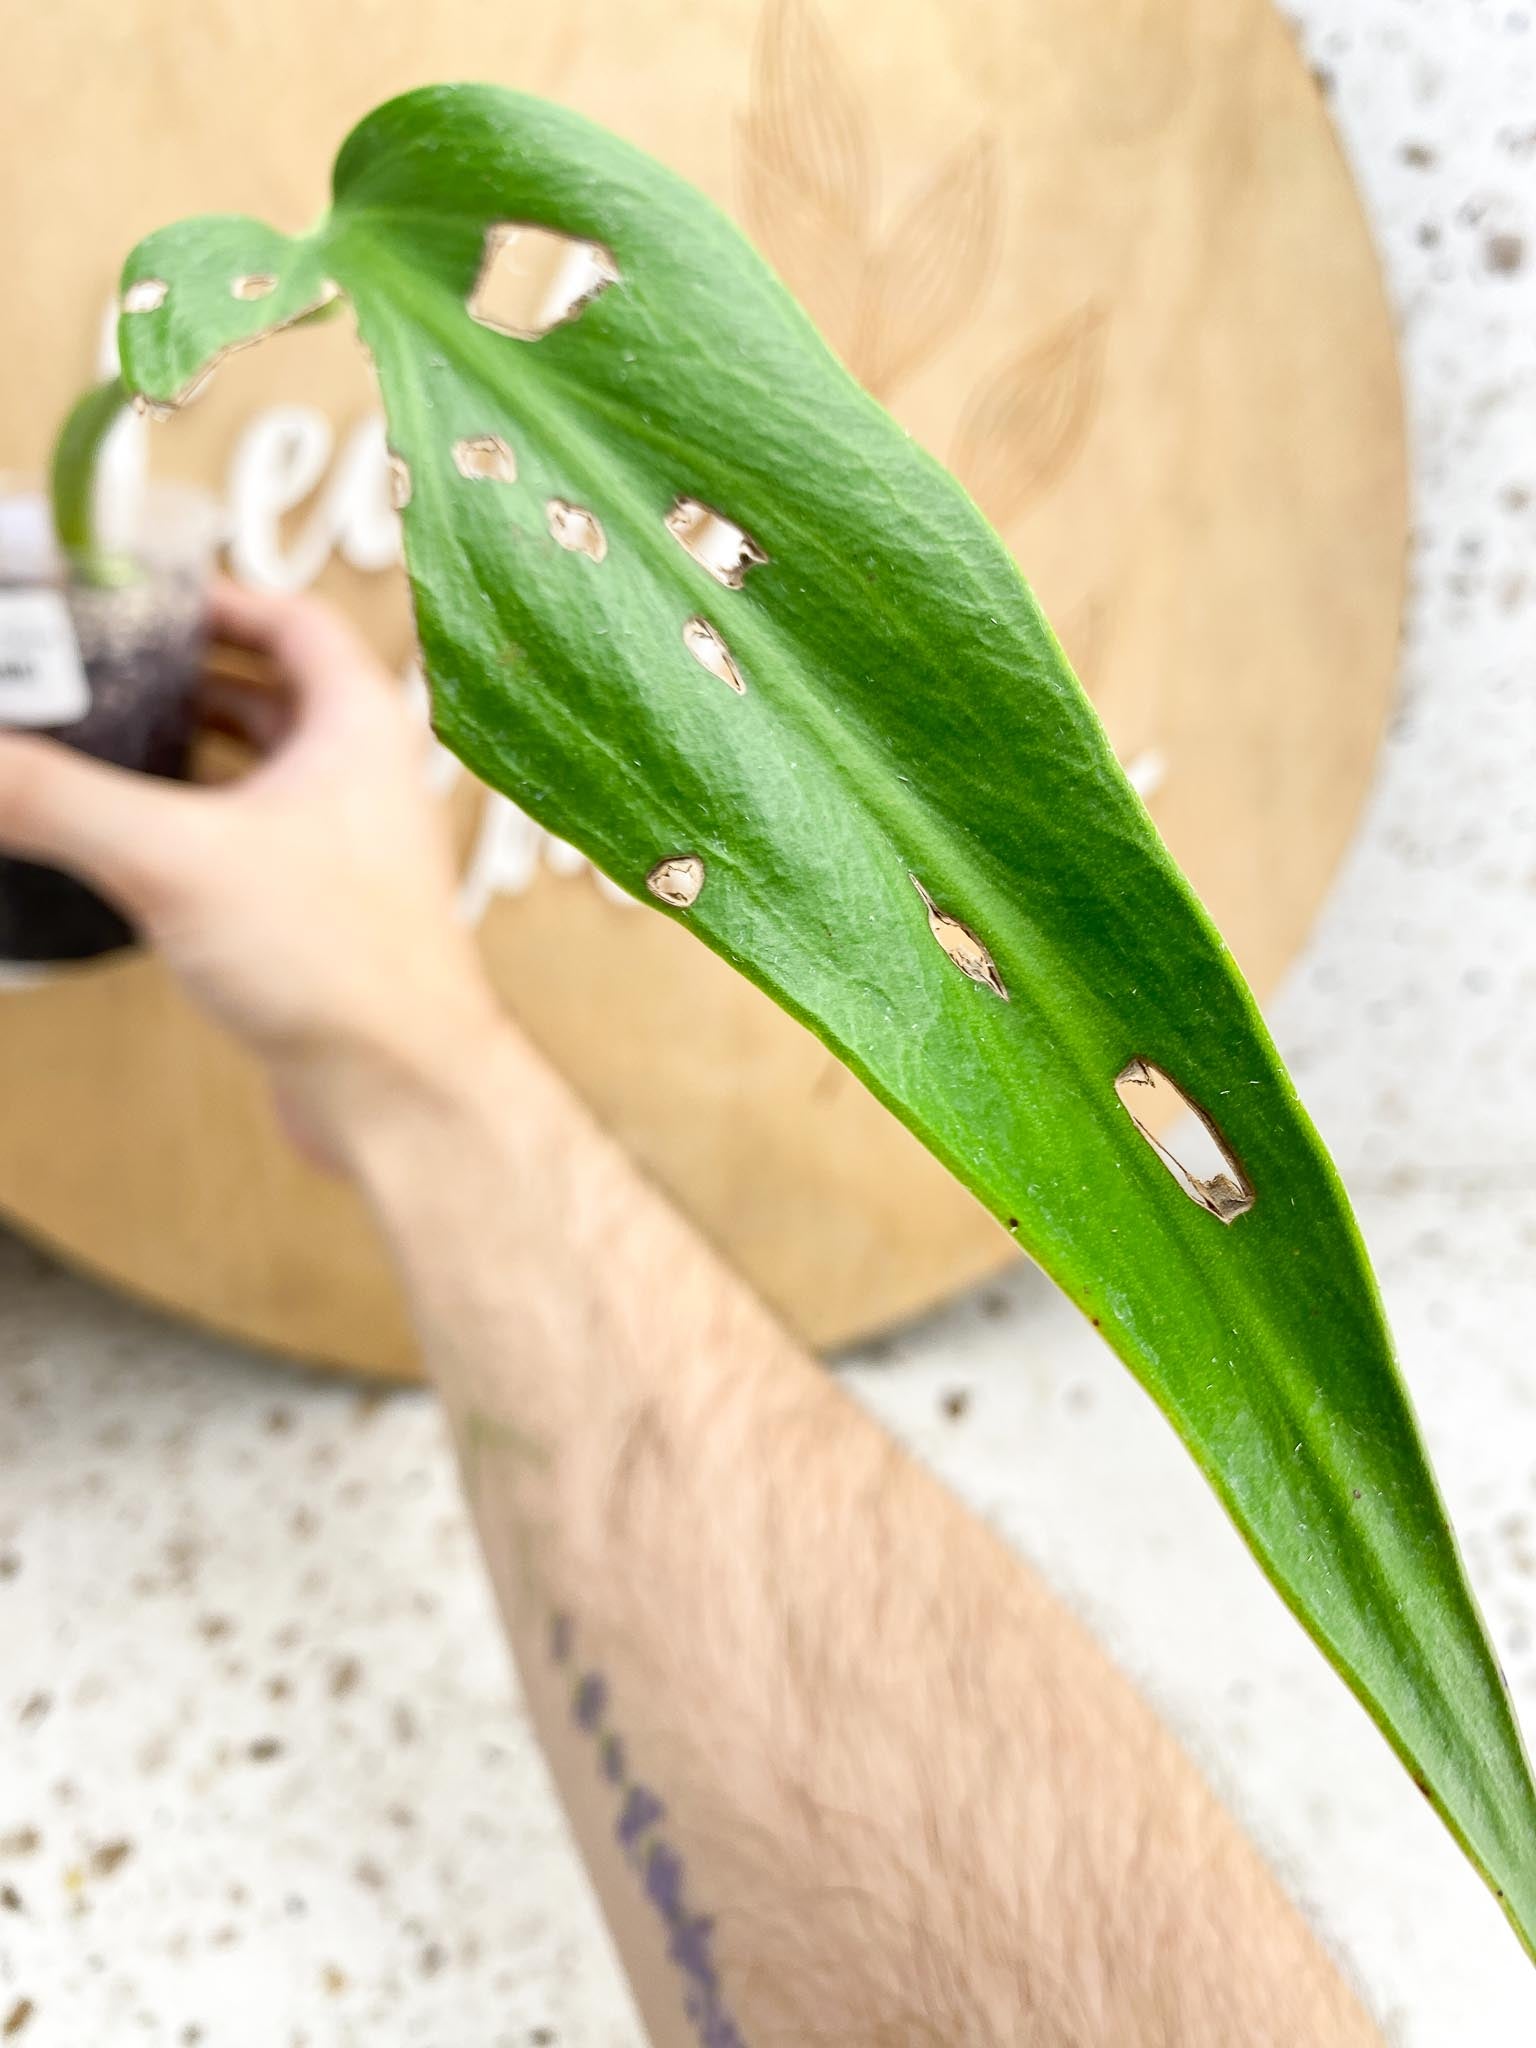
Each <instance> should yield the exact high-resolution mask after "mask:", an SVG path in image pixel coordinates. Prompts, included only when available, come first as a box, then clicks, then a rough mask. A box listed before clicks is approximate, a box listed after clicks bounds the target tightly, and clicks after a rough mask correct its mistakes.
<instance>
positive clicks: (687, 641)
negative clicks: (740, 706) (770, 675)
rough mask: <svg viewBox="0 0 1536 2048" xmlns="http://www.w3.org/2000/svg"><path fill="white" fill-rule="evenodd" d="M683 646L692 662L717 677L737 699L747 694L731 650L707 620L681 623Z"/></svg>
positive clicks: (698, 619) (744, 681)
mask: <svg viewBox="0 0 1536 2048" xmlns="http://www.w3.org/2000/svg"><path fill="white" fill-rule="evenodd" d="M683 645H684V646H685V647H686V648H687V650H688V652H689V653H690V654H691V655H692V656H693V658H694V660H695V661H697V662H699V663H701V664H702V665H703V666H704V667H705V668H707V669H708V670H709V672H710V674H711V675H712V676H718V677H719V678H720V680H721V682H722V683H727V684H729V685H730V687H731V688H732V689H733V690H734V691H735V692H736V694H737V696H738V697H745V695H746V694H747V682H746V677H745V676H743V674H742V672H741V670H740V669H739V668H738V667H737V666H736V663H735V660H734V658H733V656H732V654H731V650H730V649H729V647H727V646H726V644H725V642H724V641H723V640H722V639H721V638H720V635H719V634H718V633H717V632H716V631H715V629H714V627H713V626H712V625H711V624H710V623H709V621H708V619H701V618H697V617H695V618H691V619H685V620H684V622H683Z"/></svg>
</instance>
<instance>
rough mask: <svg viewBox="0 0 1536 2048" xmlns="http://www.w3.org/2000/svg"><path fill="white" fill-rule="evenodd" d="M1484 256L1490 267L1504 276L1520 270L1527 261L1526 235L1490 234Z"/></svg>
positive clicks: (1484, 246)
mask: <svg viewBox="0 0 1536 2048" xmlns="http://www.w3.org/2000/svg"><path fill="white" fill-rule="evenodd" d="M1483 256H1484V260H1485V261H1486V263H1487V265H1488V268H1489V269H1490V270H1492V271H1497V272H1499V273H1500V274H1501V275H1503V276H1506V277H1507V276H1509V275H1510V274H1511V273H1512V272H1513V271H1516V270H1519V269H1520V268H1521V267H1522V266H1523V265H1524V262H1525V237H1524V235H1511V234H1500V235H1490V236H1489V237H1488V240H1487V241H1486V242H1485V243H1484V245H1483Z"/></svg>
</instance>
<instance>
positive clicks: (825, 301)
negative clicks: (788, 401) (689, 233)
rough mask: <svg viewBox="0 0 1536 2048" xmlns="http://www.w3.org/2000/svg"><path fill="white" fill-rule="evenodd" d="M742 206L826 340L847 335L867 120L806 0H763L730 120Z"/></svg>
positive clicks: (859, 236) (858, 271)
mask: <svg viewBox="0 0 1536 2048" xmlns="http://www.w3.org/2000/svg"><path fill="white" fill-rule="evenodd" d="M740 146H741V197H742V211H743V214H744V216H745V219H746V223H747V226H748V228H749V229H750V231H751V233H752V236H753V238H754V240H755V241H756V242H757V244H758V246H759V247H760V248H761V249H762V251H763V253H764V255H765V256H766V257H767V258H768V260H769V262H770V263H772V265H773V267H774V268H775V270H777V271H778V273H779V275H780V276H781V277H782V278H783V279H784V282H785V283H786V284H787V285H788V286H789V287H790V289H791V291H793V292H794V293H795V295H796V296H797V297H798V298H799V299H800V300H801V302H802V303H803V304H804V305H805V307H806V309H807V311H808V312H810V314H811V315H812V317H813V318H814V319H815V320H816V322H817V324H818V325H819V326H820V327H821V328H822V330H823V332H824V333H825V334H826V337H827V339H828V341H829V342H830V343H831V344H832V346H833V347H834V348H835V349H836V350H837V351H838V352H839V354H846V352H847V350H848V349H849V347H850V345H851V343H852V340H853V331H854V322H855V319H856V316H857V312H858V305H859V293H860V286H861V281H862V278H863V274H864V264H865V251H866V244H867V238H868V233H869V223H870V217H871V213H872V211H873V208H874V202H875V185H876V160H875V150H874V145H873V141H872V137H871V134H870V128H869V122H868V119H867V117H866V115H865V111H864V108H863V105H862V104H861V102H860V99H859V96H858V93H857V91H856V90H855V88H854V86H853V83H852V81H851V79H850V78H849V76H848V74H847V72H846V71H845V70H844V68H843V65H842V62H841V60H840V58H839V56H838V53H837V49H836V46H835V44H834V43H833V41H832V39H831V37H830V35H829V34H828V33H827V30H826V28H825V26H824V25H823V23H822V21H821V18H820V16H819V15H818V13H817V12H816V10H815V8H814V7H813V6H812V5H811V4H810V0H769V4H768V6H767V7H765V9H764V10H763V15H762V19H761V23H760V25H759V29H758V36H757V43H756V47H755V49H754V52H753V60H752V86H751V100H750V103H749V107H748V112H747V114H746V116H745V118H744V119H743V121H742V122H741V126H740Z"/></svg>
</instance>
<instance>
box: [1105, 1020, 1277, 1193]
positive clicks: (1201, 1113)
mask: <svg viewBox="0 0 1536 2048" xmlns="http://www.w3.org/2000/svg"><path fill="white" fill-rule="evenodd" d="M1159 1081H1161V1082H1162V1083H1163V1085H1164V1086H1165V1087H1166V1088H1168V1089H1170V1090H1171V1091H1172V1093H1173V1094H1174V1095H1175V1096H1176V1097H1177V1098H1178V1101H1179V1103H1180V1104H1181V1106H1182V1107H1183V1108H1184V1109H1185V1110H1187V1111H1188V1112H1189V1114H1190V1115H1191V1116H1193V1117H1195V1118H1196V1119H1197V1120H1198V1122H1199V1123H1201V1124H1202V1125H1203V1126H1204V1128H1205V1130H1206V1132H1207V1134H1208V1136H1209V1137H1210V1139H1211V1142H1212V1144H1214V1145H1215V1147H1216V1149H1217V1151H1218V1152H1219V1153H1220V1154H1221V1157H1222V1160H1223V1170H1222V1171H1221V1172H1219V1173H1213V1174H1211V1175H1209V1176H1208V1177H1207V1178H1205V1179H1201V1177H1200V1175H1199V1174H1197V1173H1192V1172H1191V1171H1190V1169H1189V1168H1188V1167H1187V1166H1186V1165H1185V1164H1184V1162H1183V1160H1182V1159H1180V1158H1179V1156H1178V1155H1177V1153H1175V1152H1173V1151H1170V1149H1169V1148H1168V1146H1166V1145H1165V1144H1164V1143H1163V1142H1162V1140H1161V1139H1160V1138H1159V1137H1158V1136H1157V1134H1156V1133H1155V1132H1154V1131H1151V1130H1149V1129H1148V1128H1147V1126H1146V1125H1145V1124H1144V1123H1143V1122H1142V1120H1141V1118H1140V1117H1139V1116H1138V1115H1137V1114H1136V1112H1135V1110H1134V1109H1133V1108H1132V1107H1131V1105H1130V1103H1129V1102H1128V1101H1127V1100H1126V1097H1125V1093H1124V1091H1125V1090H1126V1089H1127V1088H1137V1087H1146V1088H1152V1089H1154V1090H1155V1089H1156V1086H1157V1083H1158V1082H1159ZM1115 1095H1116V1099H1117V1100H1118V1101H1119V1104H1120V1107H1121V1108H1122V1109H1123V1110H1124V1111H1125V1113H1126V1115H1127V1116H1128V1117H1129V1118H1130V1120H1131V1122H1132V1123H1133V1124H1134V1125H1135V1126H1136V1128H1137V1130H1138V1131H1140V1133H1141V1135H1142V1136H1143V1137H1144V1138H1145V1139H1146V1141H1147V1143H1148V1144H1149V1145H1150V1146H1151V1148H1152V1150H1153V1151H1154V1152H1155V1153H1156V1154H1157V1156H1158V1158H1159V1159H1161V1160H1162V1162H1163V1164H1164V1166H1166V1167H1167V1169H1168V1171H1169V1173H1170V1174H1171V1175H1172V1176H1173V1178H1174V1180H1176V1181H1177V1182H1178V1184H1179V1186H1180V1187H1181V1188H1182V1189H1183V1190H1184V1193H1185V1194H1186V1195H1188V1197H1189V1199H1190V1200H1191V1201H1192V1202H1194V1203H1195V1204H1196V1205H1197V1207H1199V1208H1201V1209H1204V1210H1205V1211H1206V1212H1207V1213H1208V1214H1209V1215H1212V1216H1214V1217H1215V1218H1216V1220H1217V1222H1218V1223H1226V1224H1231V1223H1235V1222H1236V1221H1237V1219H1238V1217H1239V1216H1246V1215H1247V1213H1248V1211H1249V1210H1250V1209H1251V1208H1252V1207H1253V1205H1254V1203H1255V1202H1256V1201H1257V1200H1258V1195H1257V1193H1256V1192H1255V1190H1254V1186H1253V1183H1252V1182H1251V1181H1250V1180H1249V1178H1248V1176H1247V1174H1246V1173H1244V1171H1243V1169H1242V1166H1241V1164H1240V1163H1239V1161H1238V1157H1237V1154H1236V1153H1235V1152H1234V1151H1233V1149H1232V1147H1231V1145H1230V1144H1229V1143H1228V1142H1227V1139H1226V1137H1225V1135H1224V1134H1223V1132H1222V1129H1221V1126H1220V1125H1219V1124H1218V1123H1217V1122H1216V1119H1215V1118H1214V1117H1213V1116H1211V1115H1209V1114H1208V1113H1207V1111H1205V1110H1204V1109H1202V1108H1201V1106H1200V1104H1199V1103H1198V1102H1193V1101H1191V1099H1190V1098H1189V1096H1187V1095H1186V1094H1185V1093H1184V1090H1183V1089H1182V1088H1181V1087H1180V1086H1179V1084H1178V1082H1177V1081H1175V1080H1174V1078H1173V1076H1172V1075H1171V1074H1170V1073H1168V1072H1167V1071H1166V1069H1164V1068H1162V1067H1160V1066H1158V1064H1157V1063H1156V1061H1155V1060H1149V1059H1143V1058H1142V1056H1141V1055H1140V1054H1139V1053H1138V1054H1137V1055H1136V1056H1135V1057H1134V1058H1132V1059H1129V1060H1127V1061H1126V1063H1125V1065H1124V1066H1123V1067H1122V1068H1121V1069H1120V1072H1119V1073H1118V1074H1116V1076H1115Z"/></svg>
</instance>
